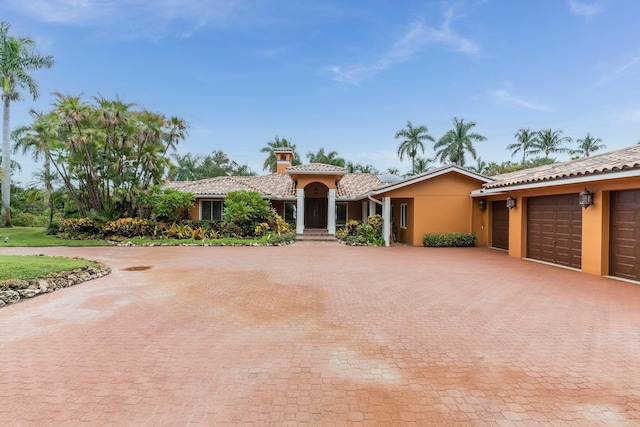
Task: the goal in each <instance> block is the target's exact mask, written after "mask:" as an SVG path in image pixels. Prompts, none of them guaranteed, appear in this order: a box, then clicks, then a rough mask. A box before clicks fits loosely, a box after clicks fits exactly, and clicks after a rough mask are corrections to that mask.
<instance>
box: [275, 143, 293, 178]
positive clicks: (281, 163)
mask: <svg viewBox="0 0 640 427" xmlns="http://www.w3.org/2000/svg"><path fill="white" fill-rule="evenodd" d="M273 154H275V156H276V160H277V164H278V168H277V172H278V173H279V174H283V175H284V174H286V173H287V168H288V167H289V166H291V161H292V160H293V155H294V153H293V149H291V148H289V147H279V148H274V149H273Z"/></svg>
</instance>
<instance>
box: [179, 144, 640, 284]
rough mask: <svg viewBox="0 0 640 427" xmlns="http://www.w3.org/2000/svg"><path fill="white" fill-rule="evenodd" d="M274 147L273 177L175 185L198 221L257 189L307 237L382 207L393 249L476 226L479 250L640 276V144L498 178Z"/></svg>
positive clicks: (456, 168)
mask: <svg viewBox="0 0 640 427" xmlns="http://www.w3.org/2000/svg"><path fill="white" fill-rule="evenodd" d="M274 151H275V154H276V156H277V159H278V168H277V172H276V173H274V174H270V175H266V176H243V177H228V176H225V177H217V178H210V179H204V180H200V181H194V182H174V183H170V184H169V186H170V187H172V188H175V189H178V190H181V191H189V192H192V193H193V194H194V195H195V196H196V203H195V205H194V207H193V209H192V210H191V212H190V218H192V219H207V220H217V219H221V218H222V209H223V203H224V198H225V197H226V194H227V193H229V192H230V191H234V190H251V191H257V192H259V193H260V194H261V195H262V196H263V197H264V198H265V199H268V200H269V201H270V203H271V205H272V206H273V207H274V208H275V209H276V210H277V211H278V213H279V214H280V215H281V216H282V217H283V218H284V219H285V220H286V221H288V222H291V223H295V225H296V232H297V233H298V234H303V233H305V230H309V229H318V228H319V229H325V230H327V232H328V233H329V234H334V233H335V231H336V227H340V226H342V225H344V224H346V222H347V221H349V220H352V219H356V220H360V221H363V222H366V220H367V217H368V216H369V215H372V214H375V213H378V214H381V215H382V217H383V235H384V237H385V242H386V244H387V245H389V244H391V243H392V242H399V243H404V244H408V245H413V246H421V245H422V239H423V235H424V234H425V233H428V232H440V233H447V232H474V233H476V235H477V237H478V241H477V246H484V247H493V248H497V249H502V250H504V251H506V252H508V254H509V255H510V256H513V257H517V258H528V259H533V260H538V261H542V262H548V263H552V264H556V265H560V266H565V267H568V268H575V269H579V270H582V271H584V272H587V273H592V274H597V275H604V276H607V275H610V276H614V277H618V278H623V279H629V280H634V281H640V246H639V245H638V244H637V242H638V241H639V239H640V226H638V223H639V221H640V145H638V146H633V147H629V148H625V149H621V150H617V151H612V152H610V153H605V154H600V155H596V156H592V157H588V158H584V159H579V160H573V161H569V162H564V163H556V164H551V165H546V166H541V167H538V168H533V169H526V170H521V171H517V172H512V173H507V174H503V175H499V176H493V177H486V176H483V175H480V174H477V173H474V172H471V171H469V170H467V169H464V168H462V167H459V166H456V165H446V166H442V167H440V168H437V169H434V170H431V171H428V172H425V173H422V174H419V175H416V176H412V177H409V178H407V179H400V178H398V177H393V176H384V175H375V174H353V173H348V172H347V170H346V169H344V168H342V167H337V166H332V165H325V164H308V165H300V166H292V165H291V160H292V159H293V155H294V153H293V151H292V150H291V149H290V148H286V147H285V148H281V149H276V150H274ZM581 197H582V198H583V199H584V200H583V201H582V203H583V204H582V205H581V200H580V198H581ZM507 202H508V203H509V206H510V208H508V207H507Z"/></svg>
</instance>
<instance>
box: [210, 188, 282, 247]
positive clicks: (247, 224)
mask: <svg viewBox="0 0 640 427" xmlns="http://www.w3.org/2000/svg"><path fill="white" fill-rule="evenodd" d="M271 216H272V213H271V210H270V209H269V201H268V200H264V199H263V198H262V196H261V195H260V193H258V192H257V191H245V190H242V191H232V192H230V193H228V194H227V198H226V199H225V201H224V211H223V212H222V217H223V218H224V219H225V221H230V222H233V223H235V224H236V225H237V226H238V227H240V229H241V230H242V236H243V237H245V236H251V235H253V234H254V233H255V227H256V226H257V225H259V224H260V223H263V222H266V223H268V222H269V221H270V220H271Z"/></svg>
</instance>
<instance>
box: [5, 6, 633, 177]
mask: <svg viewBox="0 0 640 427" xmlns="http://www.w3.org/2000/svg"><path fill="white" fill-rule="evenodd" d="M638 16H640V2H639V1H637V0H536V1H517V0H516V1H514V0H460V1H445V0H443V1H418V0H402V1H398V0H188V1H177V0H154V1H151V0H110V1H107V0H30V1H24V0H4V4H3V11H2V18H0V19H2V20H4V21H8V22H9V23H11V25H12V28H11V33H12V34H13V35H27V36H30V37H32V38H34V39H35V40H36V42H37V45H38V47H39V49H40V51H41V52H42V53H47V54H51V55H53V56H54V57H55V59H56V65H55V66H54V67H53V68H52V69H49V70H42V71H39V72H37V73H36V74H35V77H36V79H37V80H38V82H39V84H40V90H41V97H40V98H39V99H38V100H37V101H36V102H33V101H32V99H31V98H30V97H28V96H24V97H23V98H24V100H23V101H22V102H19V103H15V104H13V106H12V127H14V128H15V127H16V126H19V125H23V124H28V123H29V116H28V114H27V112H28V110H29V109H30V108H34V109H36V110H38V111H47V110H49V109H50V105H51V103H52V102H53V96H52V95H51V93H52V92H56V91H57V92H61V93H63V94H70V95H80V94H84V98H85V100H86V101H90V100H91V97H92V96H94V95H102V96H104V97H115V96H116V95H117V96H119V97H120V98H121V99H123V100H124V101H126V102H133V103H136V104H138V105H139V106H141V107H144V108H146V109H148V110H151V111H157V112H161V113H163V114H166V115H168V116H171V115H175V116H179V117H181V118H183V119H184V120H186V121H187V123H188V124H189V126H190V129H189V136H188V138H187V139H186V141H184V142H183V143H182V144H181V145H180V146H179V148H178V151H179V152H180V153H186V152H192V153H199V154H208V153H210V152H211V151H213V150H223V151H224V152H226V153H227V154H228V155H229V157H230V158H231V159H233V160H235V161H236V162H238V163H241V164H244V163H246V164H248V165H249V166H250V167H251V168H252V169H253V170H254V171H256V172H258V173H260V174H262V173H264V172H263V170H262V163H263V161H264V154H263V153H260V148H262V147H264V146H265V144H266V143H267V142H268V141H270V140H272V139H273V138H274V136H276V135H278V136H280V137H284V138H287V139H289V140H291V141H292V142H293V143H294V144H296V145H297V149H298V153H299V154H300V155H301V157H302V159H303V162H306V156H305V154H306V153H307V152H309V151H314V152H315V151H317V149H318V148H320V147H324V148H325V150H327V151H331V150H335V151H337V152H338V154H339V155H340V156H341V157H344V158H346V159H347V160H350V161H353V162H354V163H362V164H372V165H373V166H375V167H377V168H378V169H380V170H385V169H387V168H389V167H397V168H399V169H400V171H401V172H402V173H404V172H406V171H408V170H409V169H410V162H409V161H408V160H405V161H404V162H400V161H399V160H398V158H397V155H396V151H397V146H398V143H399V141H398V140H396V139H394V134H395V132H396V131H398V130H399V129H402V128H404V127H405V126H406V122H407V121H409V120H410V121H411V122H412V123H413V124H414V125H426V126H427V127H428V128H429V131H430V133H431V134H432V135H433V136H434V138H436V139H438V138H440V137H441V136H442V135H443V134H444V133H445V132H446V131H447V130H449V129H450V128H451V126H452V119H453V117H459V118H464V119H465V120H466V121H474V122H476V123H477V126H476V127H475V129H474V130H475V131H476V132H478V133H480V134H482V135H484V136H486V137H487V141H485V142H482V143H478V144H477V145H476V148H477V151H478V154H479V156H480V157H482V159H483V160H485V161H498V162H501V161H506V160H510V159H511V156H510V153H509V152H507V151H506V148H505V147H506V146H507V145H508V144H510V143H513V142H514V137H513V135H514V134H515V133H516V132H517V131H518V129H520V128H523V127H530V128H531V129H534V130H539V129H546V128H552V129H561V130H563V131H564V135H566V136H570V137H573V138H574V139H576V138H583V137H584V136H585V135H586V134H587V132H589V133H590V134H591V135H592V136H595V137H599V138H602V140H603V142H604V143H605V144H606V145H607V149H616V148H621V147H625V146H629V145H633V144H635V143H636V142H637V141H638V140H640V96H639V94H640V91H639V89H640V81H639V76H640V25H638V23H637V18H638ZM433 154H434V153H433V149H432V147H431V146H429V147H427V150H426V152H425V156H427V157H433ZM558 159H559V160H566V159H568V157H567V156H563V155H561V156H558ZM16 160H18V161H19V162H20V163H21V164H22V166H23V168H24V172H23V173H22V174H21V175H20V176H19V177H18V180H19V181H21V182H23V183H26V182H29V181H31V173H32V172H33V171H34V170H35V169H36V168H37V167H38V165H35V164H34V163H33V162H32V161H31V159H30V158H29V157H22V156H16ZM468 164H469V165H473V164H475V162H474V161H473V160H468Z"/></svg>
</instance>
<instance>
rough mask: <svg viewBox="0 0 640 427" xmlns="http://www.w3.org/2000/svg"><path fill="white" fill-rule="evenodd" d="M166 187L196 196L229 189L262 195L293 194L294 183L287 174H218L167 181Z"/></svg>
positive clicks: (223, 193) (222, 193)
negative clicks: (204, 177)
mask: <svg viewBox="0 0 640 427" xmlns="http://www.w3.org/2000/svg"><path fill="white" fill-rule="evenodd" d="M165 187H166V188H173V189H175V190H180V191H184V192H191V193H193V194H195V195H196V196H206V195H212V196H213V195H225V194H227V193H229V192H231V191H239V190H246V191H257V192H259V193H260V194H262V195H263V196H274V197H287V196H291V197H294V196H295V183H294V181H293V179H291V177H290V176H289V175H282V174H277V173H273V174H271V175H264V176H218V177H215V178H207V179H201V180H199V181H177V182H169V183H167V184H166V185H165Z"/></svg>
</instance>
